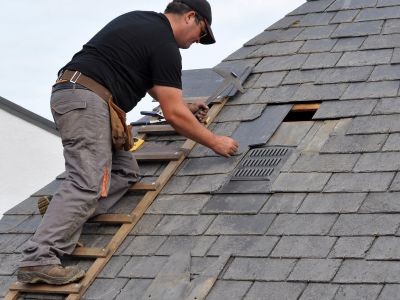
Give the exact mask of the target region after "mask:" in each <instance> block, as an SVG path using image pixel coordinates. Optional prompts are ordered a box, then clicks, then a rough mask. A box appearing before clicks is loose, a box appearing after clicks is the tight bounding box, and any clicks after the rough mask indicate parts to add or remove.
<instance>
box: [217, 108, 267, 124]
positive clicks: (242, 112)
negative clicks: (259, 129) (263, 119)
mask: <svg viewBox="0 0 400 300" xmlns="http://www.w3.org/2000/svg"><path fill="white" fill-rule="evenodd" d="M264 109H265V105H264V104H250V105H233V106H226V107H224V109H222V111H221V112H220V113H219V114H218V116H217V117H216V119H215V122H232V121H250V120H254V119H257V118H258V117H259V116H260V115H261V114H262V112H263V110H264Z"/></svg>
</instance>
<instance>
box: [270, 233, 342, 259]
mask: <svg viewBox="0 0 400 300" xmlns="http://www.w3.org/2000/svg"><path fill="white" fill-rule="evenodd" d="M335 241H336V238H334V237H327V236H283V237H282V238H281V239H280V240H279V242H278V244H277V245H276V247H275V248H274V250H273V251H272V253H271V255H270V257H276V258H280V257H285V258H301V257H302V258H325V257H327V255H328V253H329V251H331V249H332V246H333V245H334V244H335Z"/></svg>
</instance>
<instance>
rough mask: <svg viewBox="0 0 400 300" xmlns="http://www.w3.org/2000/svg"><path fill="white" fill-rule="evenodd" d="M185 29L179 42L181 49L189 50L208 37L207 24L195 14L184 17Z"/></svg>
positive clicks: (190, 13) (191, 13)
mask: <svg viewBox="0 0 400 300" xmlns="http://www.w3.org/2000/svg"><path fill="white" fill-rule="evenodd" d="M184 21H185V23H184V24H185V29H184V30H183V33H182V36H181V38H180V39H179V41H178V45H179V48H182V49H188V48H189V47H190V46H191V45H192V44H193V43H198V42H199V41H200V39H201V38H202V37H204V36H205V35H207V30H206V24H205V22H204V20H203V18H202V17H200V16H199V15H197V14H196V13H195V12H193V11H192V12H189V13H187V14H186V15H185V16H184Z"/></svg>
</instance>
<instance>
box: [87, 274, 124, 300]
mask: <svg viewBox="0 0 400 300" xmlns="http://www.w3.org/2000/svg"><path fill="white" fill-rule="evenodd" d="M127 282H128V279H122V278H114V279H96V280H95V281H94V282H93V283H92V284H91V285H90V287H89V289H88V290H87V291H86V293H85V299H88V300H89V299H115V297H116V296H117V295H118V294H119V293H120V291H121V290H122V289H123V287H124V286H125V284H126V283H127Z"/></svg>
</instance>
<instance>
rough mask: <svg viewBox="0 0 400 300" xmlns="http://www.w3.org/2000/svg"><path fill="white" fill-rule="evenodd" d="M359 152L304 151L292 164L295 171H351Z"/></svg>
mask: <svg viewBox="0 0 400 300" xmlns="http://www.w3.org/2000/svg"><path fill="white" fill-rule="evenodd" d="M358 159H359V155H357V154H322V155H320V154H314V153H303V154H302V155H300V157H299V159H298V160H297V161H296V163H295V164H294V165H293V166H292V168H291V170H292V171H293V172H321V173H322V172H349V171H351V170H352V169H353V167H354V165H355V164H356V162H357V160H358Z"/></svg>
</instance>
